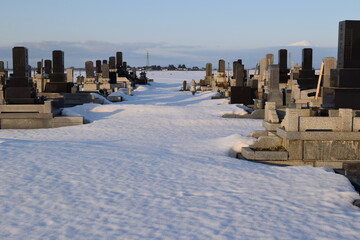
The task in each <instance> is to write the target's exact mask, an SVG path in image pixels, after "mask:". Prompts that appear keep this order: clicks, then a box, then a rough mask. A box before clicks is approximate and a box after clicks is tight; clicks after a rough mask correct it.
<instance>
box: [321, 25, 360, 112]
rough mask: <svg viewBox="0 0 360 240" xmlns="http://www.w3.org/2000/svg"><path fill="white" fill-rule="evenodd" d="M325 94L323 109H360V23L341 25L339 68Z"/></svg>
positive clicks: (325, 89)
mask: <svg viewBox="0 0 360 240" xmlns="http://www.w3.org/2000/svg"><path fill="white" fill-rule="evenodd" d="M323 94H324V102H323V107H326V108H352V109H360V101H357V100H356V99H360V21H353V20H346V21H342V22H340V23H339V40H338V59H337V68H336V69H334V70H332V71H331V77H330V87H326V86H324V88H323Z"/></svg>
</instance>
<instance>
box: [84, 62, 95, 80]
mask: <svg viewBox="0 0 360 240" xmlns="http://www.w3.org/2000/svg"><path fill="white" fill-rule="evenodd" d="M85 77H86V78H94V77H95V75H94V63H93V62H92V61H86V62H85Z"/></svg>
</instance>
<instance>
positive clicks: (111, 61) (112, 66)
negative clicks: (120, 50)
mask: <svg viewBox="0 0 360 240" xmlns="http://www.w3.org/2000/svg"><path fill="white" fill-rule="evenodd" d="M115 61H116V60H115V57H114V56H112V57H109V69H116V63H115Z"/></svg>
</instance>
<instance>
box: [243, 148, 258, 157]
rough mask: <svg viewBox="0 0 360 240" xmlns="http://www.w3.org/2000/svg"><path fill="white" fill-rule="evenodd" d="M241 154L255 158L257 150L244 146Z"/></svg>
mask: <svg viewBox="0 0 360 240" xmlns="http://www.w3.org/2000/svg"><path fill="white" fill-rule="evenodd" d="M241 155H242V156H243V157H244V158H245V159H250V160H253V159H254V158H255V152H254V151H253V150H252V149H251V148H248V147H243V148H242V149H241Z"/></svg>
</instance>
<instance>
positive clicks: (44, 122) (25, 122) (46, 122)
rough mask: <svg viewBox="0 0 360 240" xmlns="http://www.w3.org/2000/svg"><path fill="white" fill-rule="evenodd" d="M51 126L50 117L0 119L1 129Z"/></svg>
mask: <svg viewBox="0 0 360 240" xmlns="http://www.w3.org/2000/svg"><path fill="white" fill-rule="evenodd" d="M51 127H52V119H51V118H29V119H13V118H10V119H0V128H1V129H38V128H51Z"/></svg>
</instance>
